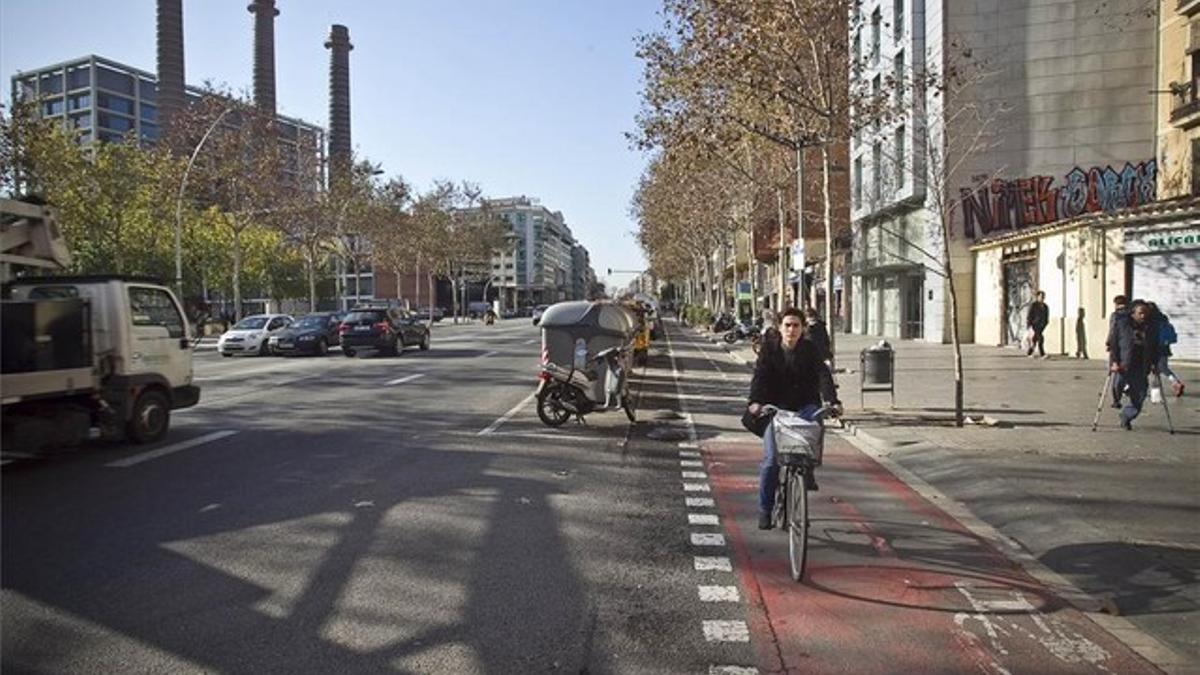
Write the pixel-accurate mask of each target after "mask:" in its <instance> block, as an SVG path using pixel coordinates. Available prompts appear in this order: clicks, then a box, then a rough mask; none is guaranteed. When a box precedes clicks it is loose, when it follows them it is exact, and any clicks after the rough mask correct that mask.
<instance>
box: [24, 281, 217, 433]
mask: <svg viewBox="0 0 1200 675" xmlns="http://www.w3.org/2000/svg"><path fill="white" fill-rule="evenodd" d="M6 291H7V296H8V299H6V300H5V301H4V319H5V335H4V340H5V351H6V352H9V353H8V354H6V355H5V364H4V372H3V404H4V413H5V436H6V438H5V442H6V444H7V443H8V442H10V441H15V442H20V441H22V440H26V441H31V443H32V445H34V446H39V447H37V448H35V450H36V449H40V447H42V446H45V445H47V444H54V445H56V444H57V443H48V441H50V440H51V439H48V438H45V437H43V436H42V435H41V434H40V432H39V426H40V425H39V424H37V422H38V421H39V420H40V421H42V422H45V421H46V420H48V419H49V420H55V419H57V418H58V417H59V416H60V415H61V416H63V418H64V419H63V420H61V421H59V422H56V426H58V427H59V428H57V429H55V430H54V434H53V435H56V436H61V435H62V434H63V433H65V432H66V430H65V429H64V428H62V425H63V424H67V425H68V426H70V428H71V429H72V430H74V432H73V433H70V434H68V435H69V436H71V437H72V438H73V439H74V440H80V439H78V438H77V437H78V435H79V433H78V425H79V424H80V423H81V420H80V418H79V415H80V413H81V412H86V413H87V426H88V428H89V429H90V427H91V426H99V427H100V429H101V432H102V434H103V435H105V436H108V437H114V436H120V435H124V436H125V437H127V438H129V440H132V441H134V442H137V443H148V442H152V441H155V440H158V439H159V438H161V437H162V436H163V435H164V434H165V433H166V432H167V428H168V426H169V423H170V411H171V410H175V409H179V408H186V407H189V406H192V405H195V404H196V403H197V402H198V401H199V398H200V390H199V388H198V387H197V386H195V385H194V384H193V372H192V349H191V344H190V342H189V340H188V324H187V319H186V318H185V317H186V315H185V314H184V312H183V308H182V307H181V306H180V304H179V301H178V299H177V298H176V297H175V295H174V294H173V293H172V292H171V291H170V289H168V288H167V287H165V286H163V285H161V284H160V283H158V282H157V281H156V280H154V279H149V278H141V277H128V276H116V275H101V276H82V277H70V276H55V277H32V278H31V277H25V278H18V279H15V280H13V281H10V282H9V283H8V284H6ZM64 326H79V327H80V328H81V329H82V331H83V332H84V334H83V335H78V334H76V333H77V331H74V330H72V329H70V328H67V329H66V330H63V327H64ZM81 338H82V339H81ZM13 354H15V356H14V355H13ZM10 356H11V358H10ZM22 413H25V414H22ZM14 418H15V420H16V421H17V422H20V421H22V420H24V421H26V422H29V423H30V424H32V426H27V427H25V428H24V429H23V430H22V431H23V432H22V433H17V430H16V429H15V428H13V427H12V425H10V424H9V422H10V421H13V420H14ZM30 419H32V422H30ZM10 432H11V433H10ZM86 433H87V430H86V429H85V430H84V436H86ZM40 441H47V443H42V442H40Z"/></svg>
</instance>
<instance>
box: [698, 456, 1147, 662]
mask: <svg viewBox="0 0 1200 675" xmlns="http://www.w3.org/2000/svg"><path fill="white" fill-rule="evenodd" d="M748 440H750V441H751V442H747V443H722V442H710V443H704V444H703V445H702V450H703V456H704V460H705V464H706V465H707V468H708V474H709V477H710V482H711V484H712V489H713V492H714V493H715V496H716V498H717V506H718V508H719V510H720V512H721V520H722V522H723V523H724V526H725V530H726V535H727V538H728V540H729V546H730V549H731V550H730V553H731V554H732V555H733V557H734V566H735V569H736V570H737V571H738V574H739V576H740V582H741V584H742V588H743V591H744V594H745V598H746V602H747V605H748V612H747V614H748V617H747V623H748V624H749V626H750V631H751V642H752V643H753V644H754V646H755V648H756V651H757V654H758V659H759V670H760V672H763V673H768V672H811V673H839V672H841V673H864V674H865V673H990V674H1005V673H1013V674H1017V673H1097V672H1111V673H1157V672H1160V671H1159V670H1158V669H1156V668H1155V667H1154V666H1153V665H1152V664H1150V663H1149V662H1147V661H1145V660H1144V659H1142V658H1141V657H1140V656H1139V655H1137V654H1136V653H1134V652H1133V651H1132V650H1131V649H1129V648H1128V647H1126V646H1125V645H1124V644H1122V643H1121V642H1119V641H1118V640H1116V639H1115V638H1114V637H1113V636H1112V635H1110V634H1109V633H1107V632H1105V631H1104V630H1102V629H1101V628H1100V627H1099V626H1097V625H1096V624H1095V623H1093V622H1092V621H1091V620H1090V619H1089V618H1088V617H1087V616H1086V615H1084V614H1083V613H1081V612H1079V611H1078V610H1076V609H1074V608H1073V607H1071V606H1069V605H1067V604H1066V603H1064V602H1063V601H1062V600H1060V599H1059V598H1058V597H1056V596H1055V595H1053V594H1052V593H1051V592H1050V591H1048V590H1047V589H1046V588H1045V587H1044V586H1043V585H1042V584H1041V583H1040V582H1038V581H1036V580H1035V579H1034V578H1032V577H1031V576H1029V575H1028V574H1027V573H1025V572H1024V571H1023V570H1022V569H1021V568H1019V567H1018V566H1016V565H1015V564H1014V563H1012V562H1010V561H1009V560H1008V559H1007V558H1005V557H1004V556H1003V555H1001V554H1000V553H999V552H998V551H997V550H996V549H995V548H993V547H992V545H991V544H990V543H989V542H987V541H985V540H982V539H980V538H979V537H977V536H976V535H974V534H972V533H971V532H970V531H969V530H968V529H967V528H965V527H964V526H963V525H961V524H960V523H958V522H957V521H955V520H954V519H952V518H951V517H950V516H948V515H947V514H945V513H943V512H942V511H941V510H940V509H939V508H938V507H937V506H936V505H935V504H933V503H932V502H930V501H928V500H926V499H925V498H924V497H922V496H920V495H918V494H917V493H916V492H914V491H913V490H912V489H910V488H909V487H908V486H907V485H906V484H904V483H903V482H901V481H900V480H899V479H897V478H896V477H895V476H893V475H892V474H891V473H889V472H888V471H887V470H886V469H884V468H883V467H882V466H880V465H879V464H878V463H876V462H875V461H874V460H872V459H871V458H869V457H867V456H866V455H863V454H862V453H861V452H859V451H858V450H857V449H855V448H854V447H853V446H852V445H850V444H849V443H847V442H846V441H844V440H842V439H840V438H837V437H835V436H834V435H833V434H830V435H829V436H828V437H827V440H826V447H825V457H824V459H825V464H824V466H822V467H821V468H820V469H819V470H818V473H817V477H818V481H819V483H820V490H819V491H818V492H815V493H810V495H809V498H810V501H809V503H810V514H811V528H810V544H809V558H808V568H807V571H806V574H805V578H804V580H803V581H802V582H801V583H796V582H794V581H792V579H791V577H790V576H789V574H788V563H787V536H786V534H784V533H783V532H781V531H779V530H770V531H760V530H758V529H757V527H756V517H757V508H758V507H757V501H758V492H757V491H758V463H759V460H760V457H761V452H762V451H761V447H760V446H759V445H758V444H756V443H754V442H753V441H752V439H748Z"/></svg>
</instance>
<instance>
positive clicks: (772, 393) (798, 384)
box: [742, 307, 841, 530]
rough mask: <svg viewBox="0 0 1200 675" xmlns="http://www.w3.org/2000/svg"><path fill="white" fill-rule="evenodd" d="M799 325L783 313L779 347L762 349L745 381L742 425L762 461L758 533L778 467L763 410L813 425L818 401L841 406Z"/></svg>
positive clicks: (795, 313)
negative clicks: (758, 440) (758, 444)
mask: <svg viewBox="0 0 1200 675" xmlns="http://www.w3.org/2000/svg"><path fill="white" fill-rule="evenodd" d="M803 325H804V320H803V317H802V316H801V313H800V310H798V309H796V308H795V307H789V308H787V309H785V310H784V311H783V313H782V315H781V316H780V336H781V339H780V341H779V342H778V343H766V342H764V343H763V347H762V351H761V352H759V355H758V361H757V362H756V363H755V365H754V377H753V379H752V380H751V381H750V401H749V403H748V405H747V406H746V414H745V415H743V416H742V424H743V425H745V426H746V428H747V429H750V430H751V431H752V432H754V433H755V434H757V435H759V436H761V437H762V439H763V460H762V465H761V466H760V467H759V481H758V509H759V510H758V529H760V530H769V529H771V511H772V507H774V505H775V489H776V488H777V487H778V485H779V465H778V464H777V463H776V458H775V435H774V434H773V433H771V430H770V416H769V415H766V414H763V410H762V408H763V406H764V405H767V404H771V405H774V406H775V407H777V408H780V409H782V410H790V411H795V412H798V413H799V414H800V415H801V416H802V417H804V418H805V419H812V418H813V416H815V415H816V413H817V411H818V410H819V409H820V406H821V401H822V400H824V401H825V402H827V403H829V404H831V405H833V406H839V405H841V404H840V403H839V402H838V400H837V391H836V390H835V389H834V388H833V376H832V375H831V374H830V372H829V367H828V366H826V365H825V362H824V361H823V360H822V359H821V356H820V354H819V353H818V352H817V348H816V347H815V346H814V345H813V343H812V342H810V341H808V340H803V339H801V337H800V336H801V332H802V330H803ZM805 478H806V480H808V481H809V483H808V489H810V490H816V489H817V482H816V479H815V478H814V477H813V476H812V473H811V472H810V473H808V474H807V475H806V477H805Z"/></svg>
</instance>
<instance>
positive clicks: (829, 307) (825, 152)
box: [821, 145, 837, 369]
mask: <svg viewBox="0 0 1200 675" xmlns="http://www.w3.org/2000/svg"><path fill="white" fill-rule="evenodd" d="M832 171H833V159H832V158H831V157H830V156H829V146H828V145H822V146H821V174H822V175H821V196H822V199H823V200H824V201H825V211H824V215H823V217H824V220H825V327H826V328H827V329H828V330H826V332H827V333H829V367H830V369H833V367H834V364H835V363H836V360H837V357H836V356H835V353H836V352H835V350H834V340H836V339H837V338H836V337H834V336H835V335H837V330H835V329H834V325H833V317H834V314H833V204H832V203H831V202H830V199H829V192H830V190H829V180H830V174H831V172H832Z"/></svg>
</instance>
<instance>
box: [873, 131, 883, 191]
mask: <svg viewBox="0 0 1200 675" xmlns="http://www.w3.org/2000/svg"><path fill="white" fill-rule="evenodd" d="M871 178H872V181H871V199H872V200H874V203H875V204H878V203H879V197H880V195H881V194H882V188H883V185H882V183H883V180H882V179H883V146H882V145H881V144H880V143H878V142H876V143H875V146H874V147H873V148H871Z"/></svg>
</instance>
